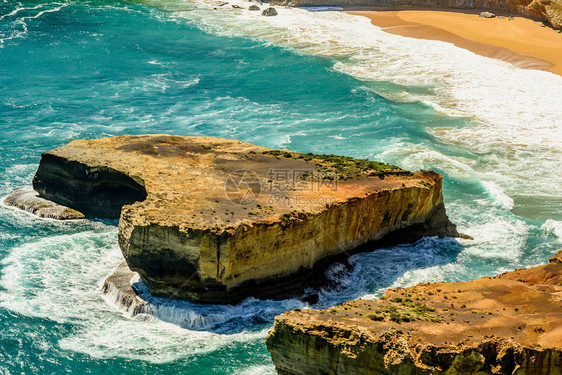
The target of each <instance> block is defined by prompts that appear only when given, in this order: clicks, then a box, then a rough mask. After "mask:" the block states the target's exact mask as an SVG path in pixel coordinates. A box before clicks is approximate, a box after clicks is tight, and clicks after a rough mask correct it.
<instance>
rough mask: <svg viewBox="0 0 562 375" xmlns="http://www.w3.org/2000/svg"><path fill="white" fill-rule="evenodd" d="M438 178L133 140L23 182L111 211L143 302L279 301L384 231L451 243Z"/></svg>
mask: <svg viewBox="0 0 562 375" xmlns="http://www.w3.org/2000/svg"><path fill="white" fill-rule="evenodd" d="M441 182H442V177H441V176H440V175H439V174H437V173H434V172H421V173H410V172H408V171H404V170H401V169H399V168H397V167H394V166H390V165H386V164H383V163H377V162H371V161H367V160H356V159H352V158H348V157H340V156H335V155H312V154H300V153H295V152H288V151H276V150H270V149H267V148H263V147H258V146H254V145H251V144H248V143H243V142H240V141H236V140H226V139H217V138H209V137H187V136H185V137H179V136H169V135H143V136H121V137H112V138H103V139H98V140H79V141H73V142H71V143H70V144H68V145H66V146H63V147H60V148H58V149H55V150H52V151H49V152H46V153H45V154H44V155H43V158H42V160H41V163H40V166H39V170H38V171H37V174H36V176H35V179H34V181H33V184H34V187H35V189H36V190H37V191H39V192H40V194H41V195H42V196H43V197H45V198H47V199H50V200H52V201H55V202H57V203H60V204H64V205H66V206H68V207H71V208H74V209H76V210H79V211H80V212H82V213H84V214H85V215H87V216H90V217H92V216H97V217H117V216H118V215H119V212H120V220H119V245H120V247H121V250H122V251H123V255H124V256H125V259H126V261H127V263H128V265H129V267H130V268H131V270H133V271H136V272H138V273H139V274H140V276H141V278H142V280H143V281H144V283H145V284H146V285H147V287H148V288H149V290H150V291H151V293H153V294H154V295H157V296H167V297H173V298H184V299H191V300H195V301H201V302H213V303H228V302H235V301H238V300H240V299H243V298H245V297H248V296H256V297H271V296H277V297H279V296H280V295H282V293H283V292H287V291H292V290H295V288H298V287H299V286H302V285H305V284H306V283H307V282H308V280H307V279H310V277H312V276H311V275H312V273H311V270H313V269H318V268H319V267H321V265H322V264H326V262H329V261H330V260H331V259H333V258H334V257H337V256H341V255H342V254H343V253H347V252H350V253H351V252H356V251H359V250H361V249H362V248H361V245H364V244H366V243H372V241H380V240H381V239H383V237H384V238H385V239H386V238H388V236H387V235H389V234H394V235H396V236H398V235H399V238H398V239H399V240H400V241H408V240H413V239H416V238H419V237H420V236H423V235H438V236H457V235H458V233H457V231H456V228H455V226H454V225H453V224H452V223H451V222H450V221H449V220H448V218H447V216H446V214H445V208H444V205H443V196H442V188H441ZM369 246H371V247H369V249H372V248H373V247H372V245H369Z"/></svg>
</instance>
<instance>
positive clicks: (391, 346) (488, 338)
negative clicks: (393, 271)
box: [267, 251, 562, 375]
mask: <svg viewBox="0 0 562 375" xmlns="http://www.w3.org/2000/svg"><path fill="white" fill-rule="evenodd" d="M267 348H268V350H269V351H270V353H271V356H272V358H273V362H274V363H275V366H276V368H277V371H278V373H279V374H284V375H289V374H290V375H296V374H342V375H343V374H346V375H355V374H383V375H385V374H517V375H522V374H534V375H559V374H562V251H561V252H559V253H558V255H557V256H555V257H553V258H552V259H551V261H550V263H549V264H547V265H543V266H539V267H534V268H530V269H525V270H517V271H513V272H509V273H506V274H503V275H500V276H498V277H496V278H489V277H487V278H482V279H477V280H472V281H468V282H457V283H435V284H419V285H416V286H414V287H411V288H406V289H403V288H396V289H391V290H389V291H388V292H387V293H386V294H385V295H384V296H383V297H382V298H381V299H379V300H376V301H367V300H361V299H360V300H356V301H352V302H347V303H345V304H343V305H340V306H338V307H335V308H331V309H328V310H303V311H290V312H288V313H285V314H283V315H281V316H279V317H277V318H276V320H275V328H274V330H273V331H272V332H271V333H270V335H269V336H268V338H267Z"/></svg>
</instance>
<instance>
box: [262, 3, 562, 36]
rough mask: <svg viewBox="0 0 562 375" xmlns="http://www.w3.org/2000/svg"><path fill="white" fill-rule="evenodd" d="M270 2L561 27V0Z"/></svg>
mask: <svg viewBox="0 0 562 375" xmlns="http://www.w3.org/2000/svg"><path fill="white" fill-rule="evenodd" d="M271 4H273V5H286V6H319V5H336V6H344V7H346V6H347V7H357V6H361V7H389V8H397V7H398V8H401V7H402V8H404V9H407V8H412V7H415V8H434V9H441V10H442V9H478V10H491V11H495V12H509V13H514V14H520V15H522V16H524V17H528V18H531V19H534V20H540V21H547V22H549V23H550V24H551V25H552V26H553V27H554V28H556V29H561V28H562V0H271Z"/></svg>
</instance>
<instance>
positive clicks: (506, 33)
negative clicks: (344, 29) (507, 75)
mask: <svg viewBox="0 0 562 375" xmlns="http://www.w3.org/2000/svg"><path fill="white" fill-rule="evenodd" d="M349 13H351V14H356V15H360V16H364V17H368V18H369V19H371V22H372V23H373V24H374V25H376V26H379V27H381V28H382V29H383V30H384V31H386V32H389V33H392V34H398V35H402V36H407V37H413V38H420V39H431V40H441V41H444V42H449V43H454V44H455V45H456V46H457V47H460V48H465V49H468V50H470V51H472V52H474V53H478V54H480V55H483V56H487V57H492V58H496V59H501V60H504V61H508V62H510V63H512V64H514V65H516V66H518V67H521V68H527V69H542V70H548V71H551V72H553V73H556V74H559V75H562V34H559V33H557V32H556V31H554V30H552V29H551V28H548V27H542V26H540V25H539V24H537V23H536V22H534V21H532V20H529V19H526V18H522V17H515V18H513V19H512V20H509V19H508V18H507V17H506V18H499V17H496V18H492V19H486V18H481V17H478V15H477V14H466V13H457V12H446V11H429V10H406V11H353V12H349Z"/></svg>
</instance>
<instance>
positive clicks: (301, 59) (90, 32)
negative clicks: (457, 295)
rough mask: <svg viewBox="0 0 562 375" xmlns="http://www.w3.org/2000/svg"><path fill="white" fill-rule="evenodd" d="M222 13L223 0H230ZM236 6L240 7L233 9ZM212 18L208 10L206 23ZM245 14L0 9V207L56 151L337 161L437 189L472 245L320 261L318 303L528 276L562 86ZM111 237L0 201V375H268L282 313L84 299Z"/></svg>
mask: <svg viewBox="0 0 562 375" xmlns="http://www.w3.org/2000/svg"><path fill="white" fill-rule="evenodd" d="M236 1H238V0H236ZM240 4H241V5H246V6H247V5H248V3H247V2H245V1H240ZM213 8H218V9H216V10H214V9H213ZM279 11H280V15H279V16H277V17H273V18H267V19H266V18H265V17H260V16H259V15H256V14H252V13H250V12H248V11H245V10H235V9H232V8H230V6H225V7H218V6H217V5H216V4H214V3H212V2H208V3H205V2H204V1H201V2H191V3H190V2H184V1H179V0H167V1H166V0H162V1H157V0H151V1H143V2H140V1H139V2H123V1H68V0H61V1H15V0H0V129H1V131H2V132H1V133H0V172H1V179H0V196H2V197H3V196H5V195H7V194H9V193H10V192H12V191H13V190H14V189H16V188H18V187H20V186H23V185H28V184H30V182H31V179H32V177H33V174H34V172H35V170H36V168H37V165H38V162H39V160H40V155H41V152H43V151H45V150H49V149H52V148H54V147H57V146H61V145H63V144H65V143H67V142H69V141H71V140H73V139H78V138H97V137H103V136H111V135H120V134H141V133H170V134H188V135H208V136H218V137H225V138H237V139H241V140H243V141H247V142H252V143H255V144H259V145H263V146H268V147H275V148H288V149H291V150H295V151H301V152H320V153H339V154H344V155H350V156H354V157H359V158H370V159H378V160H384V161H386V162H390V163H396V164H398V165H400V166H402V167H404V168H409V169H412V170H420V169H435V170H437V171H439V172H441V173H443V174H444V175H445V183H444V192H445V200H446V207H447V210H448V213H449V216H450V217H451V219H452V220H453V221H454V222H456V223H457V224H458V225H459V229H460V230H461V231H462V232H464V233H468V234H470V235H472V236H473V237H474V238H475V239H474V241H467V240H460V241H454V240H450V239H441V240H439V239H435V238H426V239H423V240H421V241H419V242H417V243H416V244H413V245H401V246H396V247H392V248H387V249H382V250H378V251H376V252H372V253H365V254H360V255H356V256H353V257H352V258H351V259H350V264H351V265H352V268H351V269H348V268H346V267H344V266H343V265H341V264H335V265H334V266H333V267H331V268H330V269H329V270H328V277H330V278H331V279H333V281H334V283H333V285H332V286H330V287H329V288H326V289H325V290H323V291H322V292H321V297H320V300H319V302H318V304H316V305H313V306H311V307H322V308H324V307H327V306H331V305H334V304H337V303H341V302H343V301H345V300H348V299H351V298H358V297H365V298H375V297H377V296H379V295H380V294H381V293H383V292H384V290H386V289H387V288H389V287H391V286H407V285H412V284H415V283H418V282H422V281H439V280H447V281H450V280H466V279H471V278H475V277H479V276H483V275H489V274H497V273H500V272H503V271H507V270H510V269H514V268H516V267H522V266H530V265H536V264H539V263H542V262H544V261H545V260H546V258H547V257H548V256H549V255H551V254H553V253H554V252H555V250H556V249H557V248H560V247H562V214H561V207H562V192H561V191H562V186H561V180H562V169H561V159H562V153H561V143H562V133H561V132H562V124H561V121H560V118H562V106H561V105H560V104H561V103H562V96H561V92H562V78H561V77H559V76H556V75H554V74H551V73H547V72H540V71H530V70H521V69H518V68H516V67H513V66H511V65H509V64H506V63H503V62H499V61H494V60H490V59H487V58H483V57H480V56H476V55H474V54H472V53H470V52H468V51H463V50H460V49H457V48H456V47H454V46H451V45H448V44H445V43H441V42H432V41H417V40H413V39H408V38H402V37H399V36H394V35H389V34H385V33H383V32H382V31H380V30H379V29H378V28H376V27H373V26H371V25H370V24H369V23H368V22H367V21H366V20H364V19H362V18H358V17H352V16H348V15H345V14H339V13H332V12H330V13H310V12H307V11H306V10H299V9H279ZM116 235H117V228H116V223H115V222H111V221H77V222H70V223H61V222H56V221H52V220H42V219H38V218H35V217H33V216H31V215H28V214H26V213H24V212H20V211H17V210H13V209H11V208H8V207H5V206H0V374H50V373H65V372H76V373H92V374H128V373H131V374H134V373H135V374H138V373H149V374H153V373H162V374H168V373H169V374H172V373H173V374H177V373H185V374H271V373H273V372H274V370H273V366H272V363H271V360H270V358H269V355H268V353H267V351H266V349H265V344H264V338H265V336H266V335H267V332H268V330H269V329H271V327H272V322H273V317H274V316H275V315H277V314H280V313H282V312H283V311H286V310H288V309H292V308H294V307H307V306H306V305H304V304H303V303H302V302H299V301H297V300H284V301H257V300H253V299H249V300H246V301H244V302H242V303H241V304H239V305H236V306H211V305H198V304H191V303H188V302H183V303H171V302H164V303H161V301H158V300H154V301H153V302H154V303H155V304H156V306H157V308H156V315H157V318H154V317H145V318H144V319H140V318H137V319H133V318H130V317H128V316H126V315H124V314H122V313H121V312H120V311H119V310H118V309H117V308H116V307H115V306H113V305H112V304H111V303H108V302H106V300H104V298H103V297H102V295H101V285H102V283H103V280H104V278H105V277H106V276H107V275H108V274H110V273H111V272H112V270H113V269H114V268H115V267H116V266H117V265H118V264H119V263H120V262H121V259H122V258H121V254H120V251H119V248H118V245H117V236H116Z"/></svg>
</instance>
